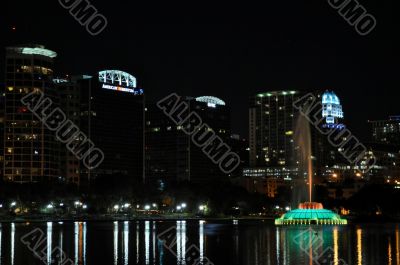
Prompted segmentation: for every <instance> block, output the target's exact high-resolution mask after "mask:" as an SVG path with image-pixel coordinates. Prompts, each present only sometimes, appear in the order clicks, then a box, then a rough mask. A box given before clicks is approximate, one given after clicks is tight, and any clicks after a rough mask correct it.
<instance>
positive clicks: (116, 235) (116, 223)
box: [114, 222, 118, 265]
mask: <svg viewBox="0 0 400 265" xmlns="http://www.w3.org/2000/svg"><path fill="white" fill-rule="evenodd" d="M114 265H118V222H114Z"/></svg>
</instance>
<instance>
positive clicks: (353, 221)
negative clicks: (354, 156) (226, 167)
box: [0, 216, 400, 225]
mask: <svg viewBox="0 0 400 265" xmlns="http://www.w3.org/2000/svg"><path fill="white" fill-rule="evenodd" d="M276 218H277V217H270V216H268V217H254V216H245V217H186V216H132V217H128V216H106V217H101V216H95V217H88V216H73V217H58V218H55V217H42V218H33V217H20V218H4V219H1V218H0V224H1V223H45V222H124V221H166V222H168V221H201V220H204V221H217V222H218V221H234V220H237V221H247V222H249V221H262V222H271V224H274V220H275V219H276ZM346 219H347V220H348V221H349V225H351V224H363V223H365V224H392V223H394V224H398V223H400V219H399V218H378V219H377V218H365V217H364V218H360V217H350V218H346Z"/></svg>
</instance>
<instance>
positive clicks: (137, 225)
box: [136, 222, 140, 264]
mask: <svg viewBox="0 0 400 265" xmlns="http://www.w3.org/2000/svg"><path fill="white" fill-rule="evenodd" d="M139 236H140V226H139V222H136V264H138V263H139V258H140V255H139V254H140V252H139Z"/></svg>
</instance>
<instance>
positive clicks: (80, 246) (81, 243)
mask: <svg viewBox="0 0 400 265" xmlns="http://www.w3.org/2000/svg"><path fill="white" fill-rule="evenodd" d="M74 250H75V264H83V265H86V222H75V223H74Z"/></svg>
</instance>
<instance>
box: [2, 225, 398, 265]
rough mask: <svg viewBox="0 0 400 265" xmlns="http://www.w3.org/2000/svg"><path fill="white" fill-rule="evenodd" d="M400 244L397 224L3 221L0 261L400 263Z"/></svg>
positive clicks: (18, 264)
mask: <svg viewBox="0 0 400 265" xmlns="http://www.w3.org/2000/svg"><path fill="white" fill-rule="evenodd" d="M399 241H400V238H399V225H398V224H385V225H377V224H360V225H348V226H325V227H318V226H312V227H306V226H304V227H300V226H298V227H275V226H274V225H273V224H272V223H271V221H265V222H263V221H207V222H204V221H130V222H65V223H57V222H53V223H31V224H27V223H24V224H23V223H3V224H1V227H0V257H1V259H0V265H31V264H65V265H70V264H85V265H103V264H104V265H109V264H110V265H113V264H115V265H117V264H157V265H162V264H166V265H167V264H177V265H179V264H182V265H184V264H188V265H192V264H212V263H213V264H216V265H219V264H223V265H225V264H229V265H242V264H243V265H244V264H246V265H258V264H260V265H270V264H271V265H275V264H288V265H289V264H290V265H292V264H293V265H299V264H334V265H342V264H349V265H353V264H371V265H381V264H389V265H400V251H399V248H400V246H399V245H400V242H399ZM185 253H186V254H185ZM60 257H62V258H61V259H60ZM62 259H63V261H60V260H62Z"/></svg>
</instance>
